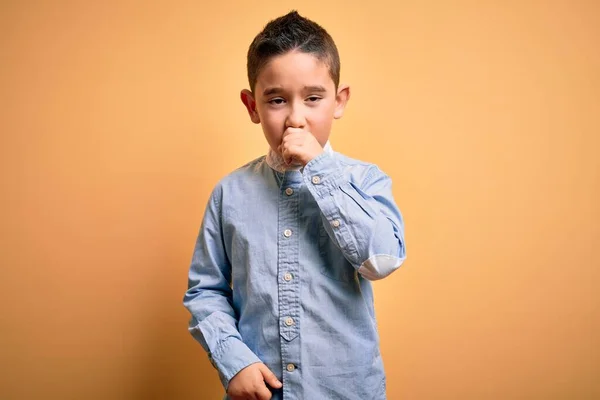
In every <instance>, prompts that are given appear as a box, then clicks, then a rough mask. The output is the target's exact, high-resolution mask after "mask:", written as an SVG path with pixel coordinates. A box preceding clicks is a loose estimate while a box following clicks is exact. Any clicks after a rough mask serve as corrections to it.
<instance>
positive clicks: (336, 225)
mask: <svg viewBox="0 0 600 400" xmlns="http://www.w3.org/2000/svg"><path fill="white" fill-rule="evenodd" d="M331 225H332V226H333V227H334V228H337V227H338V226H340V221H338V220H337V219H336V220H334V221H333V222H332V223H331Z"/></svg>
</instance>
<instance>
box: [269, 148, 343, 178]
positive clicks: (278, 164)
mask: <svg viewBox="0 0 600 400" xmlns="http://www.w3.org/2000/svg"><path fill="white" fill-rule="evenodd" d="M323 150H324V151H325V152H327V153H332V152H333V149H332V148H331V144H330V143H329V140H328V141H327V143H325V146H323ZM266 161H267V164H268V165H269V167H271V168H273V169H274V170H275V171H279V172H285V171H298V170H300V169H302V167H299V166H294V165H285V162H284V161H283V157H281V155H280V154H277V153H276V152H274V151H273V149H272V148H270V147H269V151H268V152H267V156H266Z"/></svg>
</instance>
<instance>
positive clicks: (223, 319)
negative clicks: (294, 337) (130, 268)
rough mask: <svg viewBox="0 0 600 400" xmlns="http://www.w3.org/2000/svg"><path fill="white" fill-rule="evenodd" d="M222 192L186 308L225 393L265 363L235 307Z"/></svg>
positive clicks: (204, 231)
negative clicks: (240, 326)
mask: <svg viewBox="0 0 600 400" xmlns="http://www.w3.org/2000/svg"><path fill="white" fill-rule="evenodd" d="M220 197H221V196H220V190H219V188H218V187H217V189H215V190H214V191H213V193H212V194H211V198H210V201H209V202H208V205H207V207H206V211H205V213H204V219H203V221H202V226H201V228H200V233H199V235H198V239H197V241H196V246H195V248H194V254H193V257H192V263H191V266H190V270H189V278H188V290H187V292H186V293H185V296H184V298H183V304H184V305H185V307H186V308H187V309H188V310H189V312H190V313H191V315H192V317H191V320H190V324H189V331H190V333H191V334H192V336H193V337H194V338H195V339H196V340H197V341H198V342H200V344H201V345H202V347H203V348H204V350H206V352H207V353H208V357H209V359H210V361H211V363H212V365H213V366H214V367H215V368H216V369H217V370H218V371H219V377H220V379H221V382H222V383H223V386H224V387H225V389H227V387H228V385H229V381H230V380H231V378H233V377H234V376H235V375H236V374H237V373H238V372H239V371H240V370H242V369H243V368H245V367H247V366H248V365H250V364H253V363H257V362H261V360H260V359H259V358H258V357H257V356H256V355H255V354H254V353H253V352H252V351H251V350H250V349H249V348H248V346H246V344H244V342H243V341H242V338H241V336H240V333H239V331H238V330H237V318H236V315H235V311H234V310H233V308H232V306H231V301H232V300H231V295H232V290H231V286H230V282H231V265H230V263H229V260H228V258H227V255H226V253H225V247H224V243H223V236H222V230H221V205H220V204H221V203H220Z"/></svg>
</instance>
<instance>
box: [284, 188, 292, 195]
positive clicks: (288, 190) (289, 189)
mask: <svg viewBox="0 0 600 400" xmlns="http://www.w3.org/2000/svg"><path fill="white" fill-rule="evenodd" d="M285 194H287V195H288V196H291V195H293V194H294V189H292V188H287V189H285Z"/></svg>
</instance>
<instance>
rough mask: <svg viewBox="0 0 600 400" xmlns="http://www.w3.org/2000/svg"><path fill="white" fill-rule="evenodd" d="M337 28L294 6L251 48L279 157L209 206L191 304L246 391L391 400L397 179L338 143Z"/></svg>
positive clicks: (259, 116)
mask: <svg viewBox="0 0 600 400" xmlns="http://www.w3.org/2000/svg"><path fill="white" fill-rule="evenodd" d="M339 76H340V61H339V56H338V52H337V48H336V46H335V44H334V42H333V40H332V38H331V36H330V35H329V34H328V33H327V32H326V31H325V30H324V29H323V28H321V27H320V26H319V25H317V24H316V23H314V22H312V21H310V20H308V19H306V18H303V17H301V16H300V15H299V14H298V13H297V12H291V13H289V14H287V15H285V16H283V17H280V18H277V19H275V20H273V21H271V22H269V23H268V24H267V25H266V26H265V28H264V30H263V31H262V32H260V33H259V34H258V36H256V38H255V39H254V41H253V42H252V44H251V45H250V48H249V50H248V78H249V81H250V90H243V91H242V92H241V99H242V102H243V103H244V105H245V106H246V108H247V110H248V113H249V114H250V119H251V120H252V122H254V123H255V124H261V126H262V129H263V132H264V134H265V137H266V139H267V142H268V143H269V151H268V154H267V155H266V156H262V157H260V158H258V159H256V160H254V161H251V162H250V163H248V164H246V165H244V166H242V167H240V168H238V169H237V170H235V171H234V172H232V173H231V174H229V175H228V176H226V177H225V178H223V179H222V180H221V181H220V182H219V183H218V184H217V185H216V187H215V189H214V190H213V192H212V194H211V196H210V200H209V202H208V205H207V207H206V211H205V215H204V220H203V222H202V227H201V229H200V233H199V236H198V240H197V242H196V247H195V250H194V255H193V259H192V263H191V267H190V272H189V286H188V290H187V292H186V294H185V297H184V304H185V306H186V307H187V309H188V310H189V311H190V313H191V315H192V318H191V321H190V328H189V330H190V332H191V334H192V335H193V336H194V338H195V339H196V340H198V342H200V344H201V345H202V347H203V348H204V349H205V350H206V351H207V352H208V355H209V359H210V360H211V363H212V364H213V366H214V367H215V368H216V369H217V370H218V372H219V376H220V379H221V381H222V383H223V385H224V387H225V389H226V391H227V395H226V397H225V398H229V399H231V400H241V399H259V400H267V399H271V398H272V399H285V400H291V399H306V400H330V399H357V400H358V399H360V400H366V399H374V400H381V399H385V397H386V394H385V386H386V385H385V374H384V369H383V362H382V359H381V355H380V352H379V336H378V332H377V324H376V320H375V314H374V307H373V290H372V286H371V282H370V281H371V280H376V279H381V278H384V277H386V276H388V275H389V274H390V273H392V272H393V271H394V270H396V269H397V268H398V267H399V266H400V265H401V264H402V262H403V260H404V258H405V249H404V225H403V221H402V216H401V214H400V211H399V210H398V208H397V206H396V205H395V203H394V199H393V196H392V190H391V180H390V178H389V177H388V176H387V175H385V174H384V173H383V172H382V171H381V170H380V169H379V168H378V167H377V166H375V165H373V164H369V163H366V162H362V161H358V160H354V159H351V158H349V157H346V156H344V155H342V154H340V153H337V152H335V151H333V150H332V148H331V146H330V144H329V141H328V139H329V134H330V130H331V125H332V122H333V119H337V118H340V117H341V116H342V114H343V112H344V107H345V106H346V103H347V101H348V98H349V97H350V88H349V87H348V86H346V85H339Z"/></svg>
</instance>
